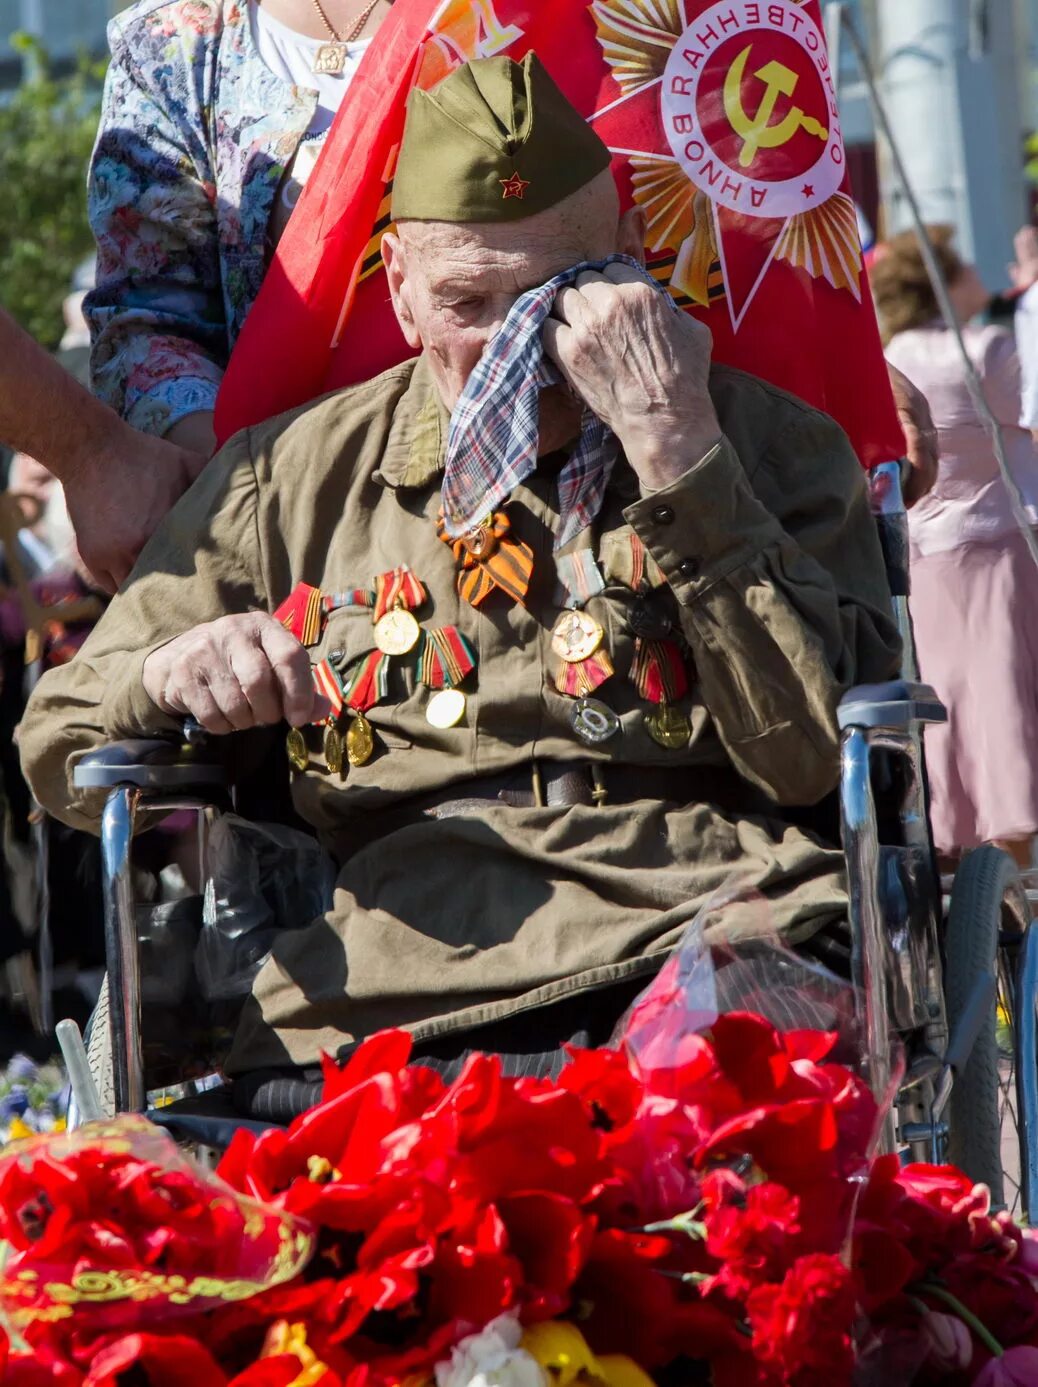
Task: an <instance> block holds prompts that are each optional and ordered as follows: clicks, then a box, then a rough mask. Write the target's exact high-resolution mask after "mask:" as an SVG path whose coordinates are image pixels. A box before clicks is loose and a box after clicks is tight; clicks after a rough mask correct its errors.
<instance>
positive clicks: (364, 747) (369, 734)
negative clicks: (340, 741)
mask: <svg viewBox="0 0 1038 1387" xmlns="http://www.w3.org/2000/svg"><path fill="white" fill-rule="evenodd" d="M374 750H375V733H374V731H373V730H372V726H371V723H370V722H368V720H367V718H366V717H365V716H364V714H363V713H361V712H356V711H355V712H354V715H353V721H352V722H351V723H350V725H349V727H348V728H347V729H346V759H347V761H348V762H349V763H350V765H351V766H366V765H367V763H368V762H369V761H370V760H371V757H372V754H373V752H374Z"/></svg>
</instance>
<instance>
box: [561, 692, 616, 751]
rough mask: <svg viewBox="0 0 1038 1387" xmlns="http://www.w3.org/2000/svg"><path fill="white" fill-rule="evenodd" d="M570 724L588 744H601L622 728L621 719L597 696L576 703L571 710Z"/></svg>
mask: <svg viewBox="0 0 1038 1387" xmlns="http://www.w3.org/2000/svg"><path fill="white" fill-rule="evenodd" d="M570 724H571V726H572V728H573V731H574V732H575V733H576V734H577V736H578V737H579V738H580V740H581V741H582V742H586V743H587V744H588V746H600V745H601V743H602V742H608V741H609V739H610V737H615V736H616V734H617V732H619V730H620V719H619V718H618V717H617V716H616V714H615V713H614V712H613V710H612V708H607V707H606V705H605V704H604V703H599V701H598V699H597V698H582V699H581V700H580V701H579V703H575V704H574V705H573V708H572V710H571V712H570Z"/></svg>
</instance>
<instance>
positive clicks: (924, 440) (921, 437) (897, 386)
mask: <svg viewBox="0 0 1038 1387" xmlns="http://www.w3.org/2000/svg"><path fill="white" fill-rule="evenodd" d="M887 371H888V373H889V375H890V388H891V389H892V390H893V392H894V403H895V404H896V405H897V414H898V418H899V419H900V420H901V427H902V429H903V430H904V434H905V445H906V448H907V453H908V465H909V467H910V468H911V471H910V472H909V476H908V480H907V481H906V482H905V504H906V505H909V506H914V505H915V503H916V502H917V501H921V500H922V498H923V497H924V496H925V495H926V493H927V492H928V491H930V490H931V489H932V487H933V484H934V483H935V482H936V480H937V468H938V466H939V464H940V460H941V453H940V448H939V446H938V441H937V430H936V428H935V427H934V422H933V416H932V415H931V413H930V406H929V404H928V403H927V400H926V396H925V395H924V394H923V393H922V392H921V391H920V390H917V389H916V387H915V386H914V385H913V384H912V382H911V381H910V380H909V379H908V377H907V376H903V375H902V374H901V372H900V371H899V370H898V369H897V367H896V366H891V365H890V363H889V362H888V363H887Z"/></svg>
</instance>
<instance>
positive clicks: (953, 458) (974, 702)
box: [872, 227, 1038, 865]
mask: <svg viewBox="0 0 1038 1387" xmlns="http://www.w3.org/2000/svg"><path fill="white" fill-rule="evenodd" d="M929 235H930V240H931V243H932V245H933V246H934V249H935V251H936V253H937V255H938V258H939V260H940V261H941V263H942V266H943V268H944V273H945V275H946V277H947V280H948V283H949V285H950V288H951V296H952V301H953V304H954V307H955V311H956V314H957V316H958V318H959V321H960V323H961V324H962V325H963V332H964V334H965V339H966V346H967V349H968V351H969V355H970V358H971V360H972V361H973V364H974V366H975V367H976V370H977V374H978V375H979V377H980V380H981V383H982V386H983V389H984V394H985V397H986V399H987V401H988V404H989V405H990V407H991V409H992V410H993V412H994V414H995V417H996V419H997V420H998V422H999V424H1000V425H1001V427H1002V432H1003V436H1004V438H1005V446H1006V452H1007V454H1008V459H1009V465H1010V468H1011V470H1012V473H1013V476H1014V477H1015V479H1016V482H1017V484H1018V486H1019V487H1020V488H1021V490H1022V492H1023V495H1024V500H1025V504H1026V509H1027V514H1028V517H1029V519H1030V522H1031V524H1032V525H1034V524H1035V523H1036V522H1038V454H1036V451H1035V445H1034V441H1033V439H1032V437H1031V435H1030V433H1028V432H1027V431H1026V430H1025V429H1023V428H1021V427H1020V410H1021V404H1020V391H1021V387H1020V366H1019V361H1018V359H1017V354H1016V346H1015V343H1014V341H1013V337H1012V334H1011V333H1009V332H1007V331H1005V330H1004V329H1003V328H999V327H981V326H976V325H974V324H973V322H972V320H973V319H974V318H975V317H976V315H977V314H979V313H981V312H982V311H983V310H984V309H985V307H986V306H987V303H988V301H989V297H990V296H989V294H988V292H987V291H986V290H985V288H984V286H983V284H982V283H981V281H980V278H979V277H978V275H977V272H976V270H975V269H974V268H973V266H972V265H967V264H964V263H963V262H962V261H961V260H960V259H959V257H958V256H957V255H956V254H955V252H954V251H953V249H952V247H951V238H952V231H951V228H948V227H931V228H930V229H929ZM872 287H873V292H874V294H875V297H876V303H877V307H878V308H879V312H880V318H881V321H882V324H883V329H884V336H885V339H886V342H887V349H886V350H887V358H888V360H889V361H890V362H892V363H893V365H895V366H896V367H898V369H899V370H901V371H903V372H904V374H905V375H906V376H907V377H908V378H909V380H911V381H912V382H913V384H915V385H916V386H917V387H918V388H919V389H920V390H921V391H922V392H923V394H924V395H925V396H926V397H927V399H928V400H929V402H930V409H931V411H932V413H933V418H934V424H935V426H936V428H937V431H938V434H939V438H940V449H941V462H940V469H939V471H938V476H937V482H936V485H935V486H934V488H933V490H932V491H931V492H930V494H929V495H928V496H926V497H924V498H923V500H921V501H920V502H919V503H918V504H917V505H916V506H914V507H913V508H912V510H911V511H910V512H909V522H908V523H909V532H910V536H911V563H912V600H911V609H912V618H913V621H914V624H915V631H916V639H917V643H918V651H919V665H920V669H921V672H922V676H923V678H924V679H925V680H926V681H927V683H930V684H933V685H934V687H935V688H936V689H937V691H938V693H939V694H940V696H941V698H942V699H943V701H944V703H945V704H946V706H947V708H948V715H949V721H948V725H947V726H946V727H940V728H933V729H930V730H929V731H928V733H927V743H926V749H927V765H928V770H929V777H930V783H931V786H932V792H933V825H934V834H935V837H936V840H937V847H938V849H939V851H940V852H942V853H944V854H946V855H948V856H956V855H958V854H960V853H961V852H963V851H964V850H965V849H967V848H971V847H975V846H977V845H978V844H979V843H986V842H997V843H999V844H1000V845H1002V846H1003V847H1006V848H1007V849H1008V850H1009V851H1011V852H1012V853H1013V855H1014V856H1015V857H1016V859H1017V861H1018V862H1020V863H1021V865H1030V862H1031V845H1032V840H1033V838H1034V835H1035V834H1036V833H1038V568H1036V567H1035V564H1034V561H1033V560H1032V558H1031V556H1030V553H1029V551H1028V549H1027V544H1026V540H1025V539H1024V537H1023V535H1022V534H1021V533H1020V530H1019V528H1018V526H1017V523H1016V520H1015V519H1014V515H1013V510H1012V507H1011V505H1010V500H1009V495H1008V493H1007V491H1006V488H1005V486H1004V485H1003V482H1002V478H1001V474H1000V472H999V469H998V464H997V462H996V460H995V454H994V449H993V447H992V443H991V438H990V435H989V433H988V432H987V430H986V429H985V426H984V423H983V421H982V419H981V417H980V415H979V414H978V412H977V409H976V407H975V406H974V404H973V401H972V399H971V397H970V393H969V390H968V388H967V384H966V375H965V371H964V368H963V364H962V358H961V355H960V352H959V347H958V344H957V342H956V339H955V334H954V333H953V332H951V331H950V330H949V329H948V328H947V327H945V326H944V324H943V322H942V321H941V319H940V316H939V312H938V307H937V302H936V299H935V297H934V294H933V291H932V289H931V287H930V283H929V280H928V278H927V274H926V270H925V267H924V265H923V260H922V255H921V254H920V251H919V247H918V244H917V242H916V239H915V236H914V234H912V233H905V234H904V235H901V236H897V237H895V238H894V239H893V240H892V241H890V242H889V244H888V245H887V246H885V247H884V249H883V251H882V252H881V254H880V256H879V258H878V259H877V261H876V263H875V265H874V267H873V270H872Z"/></svg>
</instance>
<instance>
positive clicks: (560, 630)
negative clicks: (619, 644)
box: [551, 608, 605, 665]
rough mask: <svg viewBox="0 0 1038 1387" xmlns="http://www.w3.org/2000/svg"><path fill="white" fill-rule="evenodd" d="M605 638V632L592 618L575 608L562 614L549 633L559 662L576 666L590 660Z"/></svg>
mask: <svg viewBox="0 0 1038 1387" xmlns="http://www.w3.org/2000/svg"><path fill="white" fill-rule="evenodd" d="M604 638H605V632H604V631H603V630H602V627H601V626H600V625H599V623H598V622H597V621H596V620H595V618H594V617H593V616H589V615H588V613H587V612H582V611H579V610H577V609H576V608H571V609H570V610H568V611H565V612H563V613H562V615H561V616H560V617H559V619H558V621H557V622H556V623H555V629H554V631H553V632H552V633H551V648H552V650H554V652H555V654H556V655H558V657H559V659H560V660H565V661H566V663H567V664H569V665H578V664H580V662H581V661H582V660H587V659H590V657H591V656H592V655H593V654H594V653H595V651H596V650H597V649H598V647H599V646H600V645H601V644H602V641H603V639H604Z"/></svg>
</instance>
